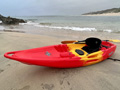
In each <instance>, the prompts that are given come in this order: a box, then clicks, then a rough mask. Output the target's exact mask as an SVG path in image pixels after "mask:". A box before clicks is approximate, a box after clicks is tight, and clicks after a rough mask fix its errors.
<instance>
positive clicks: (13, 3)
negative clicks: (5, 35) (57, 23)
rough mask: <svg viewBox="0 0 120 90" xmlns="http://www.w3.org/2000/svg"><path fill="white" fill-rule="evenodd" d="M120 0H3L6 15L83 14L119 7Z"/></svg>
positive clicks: (2, 10) (0, 3)
mask: <svg viewBox="0 0 120 90" xmlns="http://www.w3.org/2000/svg"><path fill="white" fill-rule="evenodd" d="M119 7H120V0H1V1H0V14H2V15H4V16H43V15H70V16H72V15H81V14H83V13H87V12H92V11H98V10H104V9H110V8H119Z"/></svg>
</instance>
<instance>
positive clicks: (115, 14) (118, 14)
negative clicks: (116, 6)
mask: <svg viewBox="0 0 120 90" xmlns="http://www.w3.org/2000/svg"><path fill="white" fill-rule="evenodd" d="M85 16H120V13H104V14H89V15H85Z"/></svg>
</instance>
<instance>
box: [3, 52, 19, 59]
mask: <svg viewBox="0 0 120 90" xmlns="http://www.w3.org/2000/svg"><path fill="white" fill-rule="evenodd" d="M17 52H18V51H13V52H7V53H5V54H4V57H6V58H9V59H14V56H13V55H14V54H15V53H17ZM10 54H12V55H10Z"/></svg>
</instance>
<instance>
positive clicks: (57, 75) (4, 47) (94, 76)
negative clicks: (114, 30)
mask: <svg viewBox="0 0 120 90" xmlns="http://www.w3.org/2000/svg"><path fill="white" fill-rule="evenodd" d="M54 32H55V33H56V32H57V35H56V34H53V33H52V32H51V33H50V32H49V35H47V34H46V35H44V34H45V33H44V32H42V33H41V35H40V34H38V35H37V34H28V33H19V32H0V90H119V89H120V85H119V84H120V70H119V69H120V62H114V61H112V60H109V59H107V60H105V61H103V62H101V63H98V64H95V65H91V66H86V67H80V68H70V69H57V68H48V67H42V66H34V65H26V64H22V63H20V62H17V61H13V60H10V59H7V58H4V56H3V55H4V53H5V52H8V51H15V50H23V49H30V48H36V47H42V46H48V45H54V44H59V43H60V41H61V40H68V39H78V38H81V39H83V38H86V37H88V36H97V37H101V38H102V39H109V38H113V39H116V38H118V39H120V38H119V34H109V33H107V34H106V33H96V34H95V33H94V32H90V33H87V32H80V33H78V32H75V33H74V34H72V33H71V32H67V31H65V32H64V34H63V37H62V36H61V35H62V33H63V32H59V31H54ZM66 34H67V35H66ZM111 35H112V37H111ZM70 36H72V37H71V38H70ZM115 44H116V45H117V50H116V52H115V54H114V55H113V56H112V58H117V59H120V53H119V51H120V43H115Z"/></svg>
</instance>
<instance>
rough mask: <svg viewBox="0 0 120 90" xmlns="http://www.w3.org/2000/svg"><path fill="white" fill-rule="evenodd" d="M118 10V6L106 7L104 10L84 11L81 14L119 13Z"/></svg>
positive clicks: (119, 9)
mask: <svg viewBox="0 0 120 90" xmlns="http://www.w3.org/2000/svg"><path fill="white" fill-rule="evenodd" d="M119 12H120V8H112V9H106V10H101V11H96V12H89V13H84V14H82V15H92V14H106V13H119Z"/></svg>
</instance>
